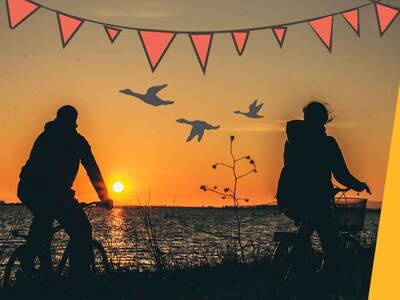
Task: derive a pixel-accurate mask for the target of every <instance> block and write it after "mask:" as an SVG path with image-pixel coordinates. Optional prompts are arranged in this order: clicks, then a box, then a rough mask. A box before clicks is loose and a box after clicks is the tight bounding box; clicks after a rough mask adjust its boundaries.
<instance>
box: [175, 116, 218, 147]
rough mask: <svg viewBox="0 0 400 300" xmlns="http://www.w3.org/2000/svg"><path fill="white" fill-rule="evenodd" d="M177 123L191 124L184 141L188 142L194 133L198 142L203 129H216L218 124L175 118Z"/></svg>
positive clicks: (201, 136)
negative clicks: (190, 129)
mask: <svg viewBox="0 0 400 300" xmlns="http://www.w3.org/2000/svg"><path fill="white" fill-rule="evenodd" d="M176 121H177V122H178V123H182V124H187V125H191V126H192V131H191V132H190V134H189V136H188V137H187V139H186V142H190V141H191V140H192V139H193V138H194V137H195V136H196V135H197V141H198V142H200V141H201V139H202V138H203V135H204V131H205V130H211V129H218V128H219V127H220V126H219V125H218V126H213V125H211V124H208V123H207V122H205V121H199V120H195V121H189V120H186V119H183V118H181V119H178V120H176Z"/></svg>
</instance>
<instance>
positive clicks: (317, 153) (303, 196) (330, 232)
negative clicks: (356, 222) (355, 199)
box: [277, 101, 370, 276]
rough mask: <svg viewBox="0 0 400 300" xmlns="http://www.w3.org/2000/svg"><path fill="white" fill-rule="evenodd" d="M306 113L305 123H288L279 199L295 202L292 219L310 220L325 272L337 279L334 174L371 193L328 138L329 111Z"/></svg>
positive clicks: (313, 107) (316, 107) (314, 106)
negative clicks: (333, 204) (319, 243)
mask: <svg viewBox="0 0 400 300" xmlns="http://www.w3.org/2000/svg"><path fill="white" fill-rule="evenodd" d="M303 113H304V120H293V121H289V122H288V123H287V127H286V134H287V140H286V144H285V150H284V169H285V170H284V171H282V174H283V173H284V172H286V173H285V174H283V175H282V174H281V179H280V184H279V186H278V193H277V197H279V196H280V197H281V198H283V199H285V197H286V198H287V199H292V200H291V202H292V203H289V204H288V206H291V207H289V208H288V210H287V211H288V215H289V216H290V217H292V218H293V219H295V220H297V221H303V220H307V223H308V224H309V225H310V226H311V230H312V231H314V230H316V231H317V233H318V236H319V238H320V241H321V246H322V248H323V251H324V256H325V260H324V266H323V270H325V271H326V272H327V273H328V274H331V275H332V276H334V275H335V274H336V271H337V270H336V267H337V266H338V263H339V260H338V259H339V257H338V252H339V246H338V245H339V242H338V232H337V230H336V229H335V225H334V221H333V218H332V215H331V209H330V207H331V203H332V200H333V198H334V194H335V192H334V187H333V184H332V174H333V176H334V177H335V179H336V180H337V181H338V182H339V183H340V184H342V185H344V186H346V187H348V188H350V189H353V190H355V191H358V192H361V191H363V190H365V191H367V192H368V193H370V190H369V187H368V185H367V184H366V183H364V182H361V181H359V180H358V179H356V178H355V177H354V176H353V175H351V173H350V172H349V170H348V168H347V166H346V163H345V160H344V158H343V154H342V151H341V150H340V148H339V146H338V144H337V142H336V140H335V138H333V137H332V136H328V135H327V134H326V132H325V125H326V124H327V123H329V122H330V121H331V120H332V118H331V117H330V115H329V112H328V110H327V108H326V107H325V106H324V105H323V104H322V103H320V102H317V101H313V102H311V103H309V104H308V105H307V106H306V107H304V109H303ZM285 181H286V183H285ZM310 187H311V189H310ZM278 201H279V199H278ZM298 255H299V256H301V253H298ZM300 259H301V258H300Z"/></svg>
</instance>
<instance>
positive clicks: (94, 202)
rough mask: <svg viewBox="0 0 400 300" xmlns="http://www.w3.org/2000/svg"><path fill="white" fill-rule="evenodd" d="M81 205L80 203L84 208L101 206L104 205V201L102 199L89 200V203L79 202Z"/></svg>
mask: <svg viewBox="0 0 400 300" xmlns="http://www.w3.org/2000/svg"><path fill="white" fill-rule="evenodd" d="M79 205H80V206H81V207H82V208H85V207H90V206H100V207H102V206H103V203H102V202H101V201H93V202H89V203H86V202H83V203H79Z"/></svg>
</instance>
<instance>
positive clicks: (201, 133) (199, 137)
mask: <svg viewBox="0 0 400 300" xmlns="http://www.w3.org/2000/svg"><path fill="white" fill-rule="evenodd" d="M203 135H204V130H201V131H200V132H198V133H197V141H198V142H200V141H201V139H202V138H203Z"/></svg>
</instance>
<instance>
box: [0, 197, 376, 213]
mask: <svg viewBox="0 0 400 300" xmlns="http://www.w3.org/2000/svg"><path fill="white" fill-rule="evenodd" d="M83 202H85V201H83ZM0 206H23V205H22V204H21V203H19V202H6V201H1V200H0ZM114 207H115V208H127V209H137V208H140V206H139V205H115V206H114ZM150 207H151V208H178V209H179V208H182V209H232V208H233V206H229V205H225V206H211V205H209V206H181V205H175V206H174V205H151V206H150ZM239 209H261V210H276V209H278V207H277V205H276V204H259V205H243V206H240V207H239ZM380 210H381V202H380V201H368V203H367V211H380Z"/></svg>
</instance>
